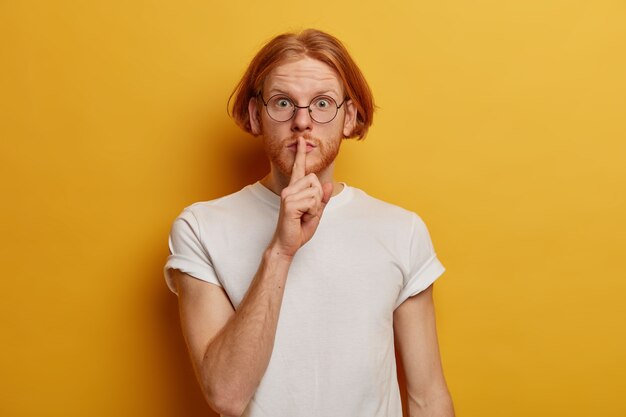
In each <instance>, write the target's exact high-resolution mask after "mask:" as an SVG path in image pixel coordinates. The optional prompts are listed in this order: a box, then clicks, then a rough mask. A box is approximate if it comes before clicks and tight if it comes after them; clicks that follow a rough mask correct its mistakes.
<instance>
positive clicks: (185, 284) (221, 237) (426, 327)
mask: <svg viewBox="0 0 626 417" xmlns="http://www.w3.org/2000/svg"><path fill="white" fill-rule="evenodd" d="M234 97H235V101H234V104H233V117H234V119H235V120H236V122H237V123H238V124H239V125H240V126H241V127H242V128H243V129H244V130H245V131H247V132H249V133H251V134H253V135H255V136H260V137H261V139H262V140H263V144H264V147H265V151H266V154H267V157H268V158H269V160H270V166H271V170H270V172H269V174H268V175H267V176H266V177H264V178H263V179H261V180H260V181H259V182H257V183H255V184H253V185H249V186H247V187H245V188H244V189H242V190H241V191H239V192H237V193H234V194H231V195H228V196H226V197H222V198H220V199H217V200H213V201H208V202H202V203H196V204H194V205H192V206H190V207H188V208H186V209H185V210H184V211H183V212H182V214H181V215H180V216H179V217H178V218H177V219H176V220H175V221H174V225H173V228H172V232H171V235H170V250H171V255H170V257H169V258H168V261H167V264H166V266H165V274H166V278H167V282H168V285H169V286H170V288H171V289H172V290H173V291H174V292H176V293H177V294H178V297H179V303H180V314H181V322H182V328H183V332H184V335H185V338H186V342H187V345H188V348H189V352H190V355H191V358H192V361H193V364H194V369H195V371H196V374H197V376H198V379H199V381H200V383H201V386H202V390H203V392H204V395H205V397H206V400H207V402H208V403H209V405H210V406H211V407H212V408H213V409H215V410H216V411H217V412H219V413H221V414H222V415H224V416H249V417H261V416H262V417H279V416H285V417H298V416H302V417H305V416H306V417H309V416H319V417H335V416H336V417H401V416H402V409H401V408H402V407H401V402H400V395H399V388H398V380H397V376H396V361H395V350H396V349H397V350H398V352H399V355H400V357H401V358H402V362H403V363H404V372H405V375H406V383H407V392H408V401H409V410H410V415H411V416H433V417H434V416H438V417H450V416H453V410H452V403H451V400H450V396H449V394H448V390H447V388H446V383H445V380H444V377H443V372H442V369H441V363H440V358H439V349H438V344H437V335H436V329H435V318H434V306H433V300H432V283H433V282H434V281H435V279H437V277H438V276H439V275H440V274H441V273H442V272H443V271H444V268H443V266H442V265H441V263H440V262H439V261H438V260H437V257H436V256H435V252H434V250H433V247H432V244H431V241H430V238H429V235H428V231H427V229H426V226H425V225H424V223H423V222H422V221H421V220H420V218H419V217H418V216H417V215H415V214H413V213H411V212H408V211H406V210H403V209H401V208H399V207H396V206H392V205H390V204H387V203H384V202H382V201H380V200H376V199H374V198H372V197H370V196H368V195H367V194H365V193H364V192H362V191H360V190H358V189H356V188H353V187H350V186H348V185H346V184H343V183H340V182H337V181H335V178H334V177H333V161H334V160H335V157H336V156H337V153H338V151H339V146H340V143H341V141H342V140H343V139H344V138H350V137H359V138H363V137H364V136H365V134H366V133H367V129H368V128H369V126H370V125H371V122H372V113H373V100H372V97H371V93H370V90H369V87H368V86H367V83H366V81H365V79H364V78H363V76H362V74H361V72H360V70H359V69H358V67H357V66H356V65H355V63H354V62H353V61H352V59H351V58H350V56H349V54H348V52H347V51H346V49H345V48H344V47H343V45H342V44H341V43H340V42H339V41H338V40H337V39H336V38H334V37H332V36H330V35H328V34H326V33H323V32H320V31H317V30H306V31H303V32H301V33H299V34H284V35H281V36H278V37H276V38H274V39H273V40H271V41H270V42H269V43H268V44H267V45H265V46H264V47H263V48H262V49H261V51H259V53H258V54H257V55H256V57H255V58H254V59H253V61H252V62H251V64H250V66H249V68H248V70H247V72H246V74H245V75H244V77H243V79H242V80H241V82H240V83H239V85H238V86H237V88H236V90H235V93H234ZM394 335H395V339H396V340H395V344H394Z"/></svg>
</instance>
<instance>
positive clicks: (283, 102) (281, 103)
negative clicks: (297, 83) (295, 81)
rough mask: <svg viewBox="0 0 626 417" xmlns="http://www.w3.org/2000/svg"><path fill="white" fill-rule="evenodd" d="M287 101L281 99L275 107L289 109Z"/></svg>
mask: <svg viewBox="0 0 626 417" xmlns="http://www.w3.org/2000/svg"><path fill="white" fill-rule="evenodd" d="M289 104H291V103H289V100H287V99H286V98H281V99H279V100H278V101H277V102H276V105H277V106H278V107H289Z"/></svg>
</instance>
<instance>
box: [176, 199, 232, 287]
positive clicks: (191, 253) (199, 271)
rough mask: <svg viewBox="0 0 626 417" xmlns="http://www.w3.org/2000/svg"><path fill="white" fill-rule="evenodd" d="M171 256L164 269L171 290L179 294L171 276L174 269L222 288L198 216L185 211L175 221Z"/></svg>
mask: <svg viewBox="0 0 626 417" xmlns="http://www.w3.org/2000/svg"><path fill="white" fill-rule="evenodd" d="M169 248H170V255H169V256H168V258H167V262H166V264H165V267H164V274H165V281H166V282H167V286H168V287H169V289H170V290H171V291H172V292H173V293H175V294H177V292H176V285H175V284H174V282H173V279H172V276H171V273H170V272H171V270H172V269H178V270H180V271H181V272H184V273H186V274H188V275H191V276H192V277H194V278H198V279H201V280H203V281H206V282H210V283H211V284H215V285H218V286H220V287H221V286H222V285H221V284H220V282H219V280H218V279H217V275H216V274H215V270H214V268H213V264H212V263H211V259H210V256H209V254H208V252H207V250H206V248H205V246H204V245H203V244H202V241H201V236H200V227H199V224H198V220H197V219H196V216H194V214H193V212H192V211H191V210H190V209H188V208H187V209H185V210H184V211H183V212H182V213H181V214H180V216H178V217H177V218H176V220H174V223H173V224H172V230H171V232H170V237H169Z"/></svg>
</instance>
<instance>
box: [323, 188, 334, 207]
mask: <svg viewBox="0 0 626 417" xmlns="http://www.w3.org/2000/svg"><path fill="white" fill-rule="evenodd" d="M322 191H323V192H324V196H323V197H322V203H324V205H326V204H327V203H328V202H329V201H330V196H332V195H333V183H332V182H327V183H325V184H323V185H322Z"/></svg>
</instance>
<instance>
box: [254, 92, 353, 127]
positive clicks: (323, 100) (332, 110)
mask: <svg viewBox="0 0 626 417" xmlns="http://www.w3.org/2000/svg"><path fill="white" fill-rule="evenodd" d="M259 98H260V99H261V101H262V102H263V105H264V106H265V110H266V111H267V115H268V116H269V117H270V118H271V119H272V120H274V121H277V122H286V121H288V120H291V118H292V117H293V116H294V115H295V114H296V112H297V111H298V109H309V116H311V119H313V121H314V122H317V123H321V124H324V123H329V122H332V121H333V119H334V118H335V117H336V116H337V113H339V108H340V107H341V106H343V103H345V102H346V99H344V100H343V101H342V102H341V104H339V105H338V104H337V102H336V101H335V99H333V98H332V97H329V96H317V97H315V98H314V99H313V100H311V102H310V103H309V105H308V106H298V105H296V104H295V103H294V102H293V100H292V99H291V98H290V97H289V96H286V95H284V94H275V95H273V96H272V97H270V98H269V99H268V100H267V102H266V101H265V100H264V99H263V96H262V95H261V93H259Z"/></svg>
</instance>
